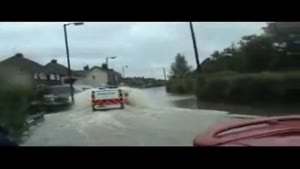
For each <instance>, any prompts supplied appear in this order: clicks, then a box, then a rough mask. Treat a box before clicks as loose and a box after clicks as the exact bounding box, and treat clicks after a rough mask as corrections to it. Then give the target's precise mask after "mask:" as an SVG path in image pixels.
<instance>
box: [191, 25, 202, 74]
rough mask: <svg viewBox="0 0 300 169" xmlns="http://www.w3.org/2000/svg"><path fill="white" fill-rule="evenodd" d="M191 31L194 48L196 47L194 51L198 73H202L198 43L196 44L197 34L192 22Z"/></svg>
mask: <svg viewBox="0 0 300 169" xmlns="http://www.w3.org/2000/svg"><path fill="white" fill-rule="evenodd" d="M190 29H191V35H192V40H193V46H194V51H195V58H196V64H197V71H198V72H200V61H199V55H198V49H197V42H196V38H195V33H194V28H193V23H192V22H190Z"/></svg>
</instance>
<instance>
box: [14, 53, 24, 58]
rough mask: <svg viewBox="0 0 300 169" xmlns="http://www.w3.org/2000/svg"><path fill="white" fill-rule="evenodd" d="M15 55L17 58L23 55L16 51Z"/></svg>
mask: <svg viewBox="0 0 300 169" xmlns="http://www.w3.org/2000/svg"><path fill="white" fill-rule="evenodd" d="M15 56H16V57H17V58H23V57H24V56H23V54H22V53H17V54H16V55H15Z"/></svg>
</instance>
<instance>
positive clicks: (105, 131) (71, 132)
mask: <svg viewBox="0 0 300 169" xmlns="http://www.w3.org/2000/svg"><path fill="white" fill-rule="evenodd" d="M162 89H164V88H153V89H146V90H139V89H129V88H128V89H126V90H130V95H129V98H128V100H129V102H130V103H131V105H126V106H125V109H124V110H109V111H96V112H93V111H92V109H91V106H90V91H89V90H87V91H84V92H82V93H79V94H77V95H75V105H74V106H73V107H72V109H71V110H69V111H66V112H62V113H57V114H48V115H46V116H45V121H44V122H43V123H41V124H40V125H38V126H36V127H35V128H33V130H32V131H31V136H30V137H29V138H28V139H27V141H26V142H25V143H24V144H23V145H24V146H191V145H192V140H193V138H194V137H195V136H196V135H197V134H200V133H201V132H203V131H205V130H206V129H207V128H208V127H209V126H211V125H214V124H216V123H220V122H223V121H227V120H229V119H231V117H229V116H227V112H220V111H211V110H192V109H186V108H176V107H174V106H172V105H171V104H170V100H172V99H173V100H174V99H179V97H175V96H168V95H167V94H166V93H165V92H164V90H162Z"/></svg>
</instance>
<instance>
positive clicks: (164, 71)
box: [163, 68, 167, 80]
mask: <svg viewBox="0 0 300 169" xmlns="http://www.w3.org/2000/svg"><path fill="white" fill-rule="evenodd" d="M163 73H164V79H165V80H167V76H166V69H165V68H163Z"/></svg>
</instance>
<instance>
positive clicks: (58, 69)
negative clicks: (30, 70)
mask: <svg viewBox="0 0 300 169" xmlns="http://www.w3.org/2000/svg"><path fill="white" fill-rule="evenodd" d="M43 70H44V72H46V73H47V78H48V79H49V82H48V84H49V85H61V84H64V82H65V81H64V79H65V77H66V76H67V75H68V68H67V67H65V66H64V65H61V64H59V63H57V60H55V59H52V60H51V61H50V62H49V63H47V64H46V65H45V66H44V67H43Z"/></svg>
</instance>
